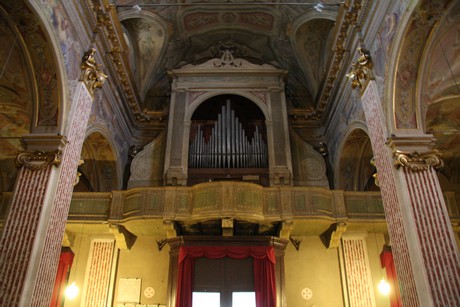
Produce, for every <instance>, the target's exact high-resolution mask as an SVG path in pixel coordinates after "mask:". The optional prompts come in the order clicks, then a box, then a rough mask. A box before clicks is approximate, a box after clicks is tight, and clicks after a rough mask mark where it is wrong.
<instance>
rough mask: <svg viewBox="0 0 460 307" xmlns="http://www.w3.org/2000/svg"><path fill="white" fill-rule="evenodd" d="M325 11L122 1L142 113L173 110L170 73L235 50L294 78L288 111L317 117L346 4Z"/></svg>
mask: <svg viewBox="0 0 460 307" xmlns="http://www.w3.org/2000/svg"><path fill="white" fill-rule="evenodd" d="M323 3H324V4H323V5H322V6H319V7H318V5H317V4H318V2H317V1H311V2H307V1H293V2H286V1H279V0H277V1H274V2H268V1H206V3H203V2H196V1H184V2H171V3H169V2H162V1H160V2H159V3H154V2H153V1H129V0H125V1H123V0H120V1H115V2H114V5H115V6H116V9H117V14H118V19H119V20H120V22H121V27H122V30H123V33H124V39H125V41H126V43H127V47H128V48H129V50H130V55H129V57H130V61H129V62H130V66H131V70H132V73H133V79H134V80H135V86H136V88H137V90H138V93H139V100H140V101H139V104H140V105H141V107H140V108H141V109H142V110H146V111H147V112H148V111H162V110H164V109H165V108H167V106H168V102H169V95H170V80H169V79H168V75H167V72H168V70H170V69H174V68H178V67H180V66H183V65H185V64H199V63H202V62H205V61H206V60H209V59H211V58H216V57H217V58H219V57H221V56H222V54H223V51H224V50H230V51H231V53H232V55H233V57H235V58H244V59H246V60H248V61H250V62H252V63H255V64H271V65H273V66H275V67H277V68H281V69H286V70H288V71H289V74H288V76H287V80H286V89H285V90H286V93H287V98H288V107H289V108H290V109H303V110H305V111H309V112H310V113H313V110H315V109H318V107H319V103H320V101H321V100H322V99H323V100H324V97H323V95H324V94H326V95H327V94H329V93H324V86H325V84H326V83H327V82H326V81H327V80H326V79H327V77H328V76H329V75H330V69H331V67H332V65H333V60H334V57H333V52H332V50H333V48H334V44H333V42H334V40H335V35H336V34H337V33H336V31H337V27H335V26H336V25H340V24H339V23H337V22H336V19H337V16H338V15H337V14H338V11H339V8H340V6H341V4H340V3H341V2H340V1H336V0H331V1H327V2H326V1H323ZM347 26H350V27H351V24H350V23H348V25H347ZM347 30H348V29H345V28H344V31H347ZM330 89H331V88H327V89H326V92H328V91H330ZM326 100H327V97H326ZM323 104H324V103H323ZM321 107H322V108H324V105H323V106H321ZM310 115H311V114H310ZM317 119H318V117H317Z"/></svg>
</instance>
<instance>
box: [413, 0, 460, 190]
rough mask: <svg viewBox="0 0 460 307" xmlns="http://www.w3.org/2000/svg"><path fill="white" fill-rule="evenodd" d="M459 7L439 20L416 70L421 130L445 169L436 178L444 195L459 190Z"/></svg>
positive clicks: (455, 5) (455, 6) (458, 4)
mask: <svg viewBox="0 0 460 307" xmlns="http://www.w3.org/2000/svg"><path fill="white" fill-rule="evenodd" d="M459 32H460V3H458V2H457V3H456V4H454V5H453V6H452V7H451V8H450V10H449V11H448V12H446V13H445V14H444V15H443V17H442V18H441V19H440V20H439V24H438V25H437V26H436V27H435V29H434V31H433V33H432V35H431V36H430V39H429V40H428V42H427V44H426V47H425V50H424V54H423V57H422V61H421V63H420V68H419V78H418V80H417V101H420V114H421V115H422V128H423V131H424V132H425V133H427V134H431V135H433V136H434V137H435V139H436V147H437V149H438V150H439V151H440V152H441V154H442V158H443V161H444V167H443V168H442V169H440V170H439V172H438V177H439V182H440V184H441V188H442V189H443V190H444V191H458V190H459V189H460V175H459V174H460V128H459V127H460V85H459V83H458V82H459V80H460V37H459V36H458V33H459Z"/></svg>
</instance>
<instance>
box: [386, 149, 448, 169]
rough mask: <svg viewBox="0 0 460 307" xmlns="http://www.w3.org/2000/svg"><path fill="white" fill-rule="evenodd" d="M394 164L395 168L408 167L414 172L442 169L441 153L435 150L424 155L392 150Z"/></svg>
mask: <svg viewBox="0 0 460 307" xmlns="http://www.w3.org/2000/svg"><path fill="white" fill-rule="evenodd" d="M393 156H394V164H395V166H396V167H397V168H399V167H400V166H404V167H408V168H409V169H410V170H412V171H414V172H420V171H424V170H427V169H429V168H430V167H433V168H435V169H439V168H442V167H443V166H444V163H443V161H442V159H441V153H440V152H439V151H437V150H433V151H428V152H424V153H418V152H416V151H414V152H407V151H401V150H394V151H393Z"/></svg>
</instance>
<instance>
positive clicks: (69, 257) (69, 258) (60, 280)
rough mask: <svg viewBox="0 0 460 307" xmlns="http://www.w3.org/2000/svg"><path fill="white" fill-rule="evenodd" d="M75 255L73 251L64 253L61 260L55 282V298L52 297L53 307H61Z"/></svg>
mask: <svg viewBox="0 0 460 307" xmlns="http://www.w3.org/2000/svg"><path fill="white" fill-rule="evenodd" d="M73 256H74V254H73V253H72V251H70V250H68V251H62V252H61V256H60V258H59V264H58V269H57V273H56V279H55V281H54V290H53V296H52V297H51V304H50V306H51V307H60V306H61V302H62V297H63V296H64V289H65V285H66V283H67V273H68V272H69V270H70V267H71V266H72V262H73Z"/></svg>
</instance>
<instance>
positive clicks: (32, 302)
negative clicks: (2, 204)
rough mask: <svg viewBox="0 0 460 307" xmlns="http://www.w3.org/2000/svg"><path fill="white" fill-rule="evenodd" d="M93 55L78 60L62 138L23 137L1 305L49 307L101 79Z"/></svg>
mask: <svg viewBox="0 0 460 307" xmlns="http://www.w3.org/2000/svg"><path fill="white" fill-rule="evenodd" d="M94 53H95V50H94V49H91V50H90V51H88V52H87V53H85V57H84V61H83V62H82V69H83V74H82V79H83V81H82V82H79V84H78V85H77V88H76V90H75V95H74V98H73V101H72V106H71V110H70V114H69V116H68V124H67V129H66V131H67V132H66V134H67V137H62V136H53V137H51V136H35V135H31V136H30V137H26V138H25V139H24V141H25V144H26V149H27V150H28V152H25V153H23V154H20V155H19V156H18V162H19V163H21V164H22V165H23V167H22V168H21V170H20V171H19V175H18V178H17V182H16V185H15V189H14V193H13V198H12V203H11V207H10V214H9V216H8V218H7V222H6V224H5V228H4V231H3V236H2V238H1V241H0V276H1V278H0V306H49V305H50V301H51V296H52V293H53V286H54V279H55V277H56V271H57V265H58V262H59V256H60V251H61V245H62V238H63V235H64V229H65V224H66V220H67V215H68V211H69V207H70V200H71V197H72V191H73V186H74V182H75V179H76V172H77V167H78V162H79V160H80V154H81V149H82V145H83V141H84V138H85V132H86V126H87V122H88V118H89V115H90V112H91V103H92V100H93V98H92V94H93V93H94V90H95V89H96V88H99V87H100V86H102V83H104V81H105V78H106V76H105V75H104V74H103V73H102V72H101V71H100V69H99V66H98V65H97V64H96V63H95V61H94ZM39 150H42V151H43V152H41V151H39Z"/></svg>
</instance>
